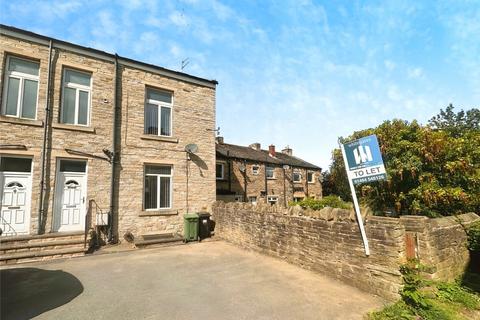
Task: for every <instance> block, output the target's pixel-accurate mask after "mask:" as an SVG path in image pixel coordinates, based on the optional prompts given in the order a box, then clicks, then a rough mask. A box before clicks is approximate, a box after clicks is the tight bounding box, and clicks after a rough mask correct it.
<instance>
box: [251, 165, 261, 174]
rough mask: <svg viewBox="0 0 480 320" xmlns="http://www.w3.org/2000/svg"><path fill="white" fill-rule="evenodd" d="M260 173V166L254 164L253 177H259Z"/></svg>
mask: <svg viewBox="0 0 480 320" xmlns="http://www.w3.org/2000/svg"><path fill="white" fill-rule="evenodd" d="M259 172H260V166H259V165H258V164H254V165H253V166H252V174H253V175H255V176H256V175H258V173H259Z"/></svg>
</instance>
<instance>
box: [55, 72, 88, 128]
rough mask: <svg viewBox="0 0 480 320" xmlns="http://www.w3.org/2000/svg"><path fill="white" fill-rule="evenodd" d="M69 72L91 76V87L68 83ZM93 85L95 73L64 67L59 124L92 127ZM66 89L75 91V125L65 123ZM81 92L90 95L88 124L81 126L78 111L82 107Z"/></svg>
mask: <svg viewBox="0 0 480 320" xmlns="http://www.w3.org/2000/svg"><path fill="white" fill-rule="evenodd" d="M67 71H74V72H78V73H83V74H88V75H89V76H90V85H89V86H88V87H87V86H84V85H81V84H78V83H71V82H68V83H67V82H66V78H67V77H66V74H67ZM92 83H93V73H92V72H89V71H83V70H78V69H75V68H71V67H68V66H64V67H63V72H62V99H61V100H62V101H61V107H60V119H59V120H60V121H59V123H61V124H66V125H71V126H82V127H89V126H90V122H91V121H90V116H91V113H92V91H93V89H92ZM65 88H70V89H75V119H74V123H68V122H64V121H63V112H64V110H65ZM80 91H87V93H88V105H87V124H81V123H78V111H79V106H80Z"/></svg>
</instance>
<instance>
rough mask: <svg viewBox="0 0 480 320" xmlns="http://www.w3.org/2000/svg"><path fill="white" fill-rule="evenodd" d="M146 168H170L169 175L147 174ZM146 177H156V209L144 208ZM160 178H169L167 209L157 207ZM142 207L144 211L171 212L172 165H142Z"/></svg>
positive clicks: (158, 203)
mask: <svg viewBox="0 0 480 320" xmlns="http://www.w3.org/2000/svg"><path fill="white" fill-rule="evenodd" d="M147 167H170V174H169V175H168V174H162V173H147ZM147 176H156V177H157V186H158V189H157V207H156V208H148V209H147V208H146V203H145V190H146V177H147ZM161 177H168V178H170V186H169V189H170V193H169V195H170V196H169V200H168V201H169V204H170V206H169V207H159V205H160V185H161V184H160V178H161ZM142 203H143V204H142V206H143V210H144V211H164V210H171V209H172V208H173V165H171V164H155V163H153V164H152V163H144V164H143V197H142Z"/></svg>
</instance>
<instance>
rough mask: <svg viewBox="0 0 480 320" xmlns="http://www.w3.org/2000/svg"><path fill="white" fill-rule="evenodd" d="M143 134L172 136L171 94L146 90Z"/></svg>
mask: <svg viewBox="0 0 480 320" xmlns="http://www.w3.org/2000/svg"><path fill="white" fill-rule="evenodd" d="M144 133H145V134H153V135H157V136H167V137H171V136H172V93H170V92H167V91H162V90H155V89H147V94H146V99H145V131H144Z"/></svg>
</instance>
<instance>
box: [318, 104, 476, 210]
mask: <svg viewBox="0 0 480 320" xmlns="http://www.w3.org/2000/svg"><path fill="white" fill-rule="evenodd" d="M371 134H375V135H377V137H378V139H379V143H380V147H381V152H382V156H383V160H384V162H385V167H386V170H387V175H388V179H387V180H386V181H379V182H372V183H368V184H364V185H362V186H361V188H358V189H359V190H358V191H359V193H360V198H361V200H362V201H363V202H365V203H366V204H367V205H369V206H370V207H371V208H372V209H373V210H374V211H375V212H376V213H378V214H384V213H385V212H393V214H394V215H403V214H413V215H426V216H430V217H437V216H441V215H453V214H458V213H464V212H469V211H473V212H480V196H479V194H480V148H479V146H480V110H478V109H472V110H468V111H466V112H464V111H460V112H458V113H455V112H454V111H453V106H451V105H450V106H448V107H447V108H446V110H445V111H444V110H441V111H440V113H439V114H438V115H437V116H435V117H433V118H432V119H431V120H430V122H429V124H428V125H426V126H423V125H420V124H419V123H417V122H416V121H412V122H408V121H404V120H392V121H385V122H384V123H382V124H381V125H379V126H378V127H376V128H372V129H367V130H362V131H358V132H355V133H353V134H352V135H351V136H349V137H347V138H345V139H341V140H342V141H341V142H345V141H350V140H353V139H358V138H361V137H364V136H367V135H371ZM332 156H333V162H332V165H331V166H330V170H329V173H328V174H326V175H325V176H324V181H325V182H324V189H325V194H328V193H332V194H336V195H339V196H341V197H342V198H343V199H345V200H350V199H351V197H350V190H349V187H348V180H347V176H346V173H345V166H344V163H343V159H342V154H341V152H340V150H339V149H335V150H334V151H333V155H332Z"/></svg>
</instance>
